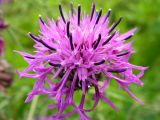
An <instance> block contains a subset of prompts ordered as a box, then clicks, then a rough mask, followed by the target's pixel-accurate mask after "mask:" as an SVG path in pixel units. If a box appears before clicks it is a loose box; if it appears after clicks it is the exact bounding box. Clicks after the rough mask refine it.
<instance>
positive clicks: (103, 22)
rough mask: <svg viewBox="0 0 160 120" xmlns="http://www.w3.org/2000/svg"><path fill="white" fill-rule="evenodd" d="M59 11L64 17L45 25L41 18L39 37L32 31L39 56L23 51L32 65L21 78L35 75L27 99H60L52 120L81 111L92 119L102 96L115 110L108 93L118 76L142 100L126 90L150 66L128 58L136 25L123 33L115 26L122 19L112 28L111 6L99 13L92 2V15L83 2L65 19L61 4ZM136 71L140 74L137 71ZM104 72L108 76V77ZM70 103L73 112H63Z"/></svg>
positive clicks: (119, 83) (86, 118) (117, 80)
mask: <svg viewBox="0 0 160 120" xmlns="http://www.w3.org/2000/svg"><path fill="white" fill-rule="evenodd" d="M59 11H60V14H61V17H59V19H58V20H57V21H56V22H55V21H54V20H50V19H48V18H47V23H45V22H44V21H43V20H42V18H41V17H40V19H39V24H40V34H39V35H38V36H35V35H33V34H32V33H29V36H30V37H31V38H32V39H33V40H34V41H35V45H34V48H35V54H34V55H31V54H28V53H25V52H19V53H20V54H21V55H22V56H23V57H24V59H25V60H26V61H27V62H28V64H29V65H28V67H27V68H26V69H25V70H24V71H23V72H19V74H20V77H23V76H25V77H29V78H36V79H37V81H36V82H35V84H34V87H33V89H32V91H31V92H30V93H29V94H28V97H27V99H26V102H29V101H30V100H31V99H32V98H33V97H34V96H35V95H42V94H47V95H49V97H51V98H54V100H55V101H56V102H55V104H53V105H51V106H50V108H58V112H57V114H56V115H53V116H52V117H53V118H54V119H55V118H57V119H61V118H65V117H68V116H70V115H71V114H73V113H75V112H77V113H78V114H79V117H80V119H81V120H88V119H89V117H87V116H86V112H90V111H92V110H93V109H94V108H95V107H96V106H97V104H98V102H99V100H102V101H104V102H106V103H108V105H110V106H111V107H112V108H114V109H115V110H117V109H116V107H115V106H114V104H113V103H112V102H111V101H110V100H109V99H108V98H107V97H106V96H104V92H105V90H106V88H107V87H108V85H109V83H110V80H111V79H112V80H113V79H115V80H116V82H117V84H118V85H119V86H120V87H122V88H123V89H124V90H125V91H126V92H127V93H128V94H129V95H130V96H131V97H132V98H134V99H135V100H137V101H138V102H140V103H142V102H141V101H140V100H139V99H138V98H136V97H135V96H134V95H133V94H132V93H131V92H130V91H129V89H128V86H129V85H131V84H132V83H135V84H138V85H141V86H142V85H143V82H142V81H140V79H139V78H140V77H142V76H143V74H144V70H146V67H141V66H136V65H132V64H130V63H129V62H128V60H129V58H130V56H131V54H132V53H133V51H132V47H131V45H132V41H131V42H127V40H128V39H129V38H131V37H132V36H133V33H134V32H135V31H136V29H135V28H134V29H131V30H129V31H128V32H126V33H124V34H120V32H119V30H114V29H115V27H116V26H117V25H118V24H119V23H120V22H121V20H122V18H121V17H120V19H119V20H118V21H117V22H115V23H113V25H111V26H108V23H109V19H108V18H109V16H110V13H111V10H110V9H109V11H108V13H107V14H106V15H104V16H102V9H100V11H99V12H95V5H94V4H92V8H91V13H90V16H87V15H86V13H84V14H82V12H81V6H80V5H79V6H78V10H77V11H74V9H73V5H72V4H71V12H70V13H69V16H68V18H65V16H64V14H63V11H62V7H61V5H59ZM133 70H139V71H140V72H139V74H137V75H135V74H134V73H133ZM100 76H105V79H102V78H101V77H100ZM55 79H57V81H56V80H55ZM100 83H103V84H100ZM46 84H48V87H47V86H46ZM90 88H94V89H95V93H94V94H93V95H92V98H91V99H92V100H93V101H94V105H93V107H92V108H90V109H85V108H84V103H85V98H86V94H88V93H87V91H89V90H90ZM77 90H81V93H82V96H81V100H80V103H79V104H78V105H77V104H76V103H75V101H74V99H73V96H74V92H75V91H77ZM68 106H73V111H71V112H69V113H67V114H64V113H63V112H64V110H65V109H66V108H67V107H68Z"/></svg>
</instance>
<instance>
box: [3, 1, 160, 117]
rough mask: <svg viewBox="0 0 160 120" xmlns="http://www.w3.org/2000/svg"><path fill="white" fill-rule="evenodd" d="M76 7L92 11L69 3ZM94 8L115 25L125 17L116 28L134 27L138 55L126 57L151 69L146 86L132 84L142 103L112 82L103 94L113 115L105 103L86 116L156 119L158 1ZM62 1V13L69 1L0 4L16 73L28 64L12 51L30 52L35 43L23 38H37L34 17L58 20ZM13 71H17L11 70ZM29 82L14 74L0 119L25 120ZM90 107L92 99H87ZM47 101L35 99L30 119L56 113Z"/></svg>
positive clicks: (159, 102) (159, 101)
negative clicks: (109, 100)
mask: <svg viewBox="0 0 160 120" xmlns="http://www.w3.org/2000/svg"><path fill="white" fill-rule="evenodd" d="M72 2H73V5H74V6H75V7H76V8H77V6H78V4H81V6H82V9H83V10H86V11H87V13H89V11H90V6H91V3H92V1H91V0H72ZM94 2H95V3H96V8H97V9H99V8H102V9H103V14H104V13H105V12H107V10H108V9H109V8H111V9H112V14H111V17H110V21H111V22H113V21H116V20H117V19H118V18H119V17H120V16H123V21H122V23H121V24H120V25H119V26H118V28H119V29H120V30H121V32H125V31H127V30H129V29H131V28H133V27H135V26H136V27H138V31H137V32H136V34H135V36H134V39H135V42H134V44H133V47H134V50H135V51H136V54H134V55H133V56H132V58H131V59H130V62H131V63H134V64H136V65H142V66H149V70H148V71H146V74H145V75H144V77H143V78H142V81H143V82H144V87H143V88H141V87H139V86H136V85H132V86H131V87H130V89H131V90H132V91H133V93H135V95H136V96H137V97H139V98H140V99H141V100H143V101H144V103H145V104H144V105H143V106H142V105H139V104H137V103H136V102H135V101H134V100H132V99H131V98H129V97H128V95H127V94H126V93H125V92H123V91H122V90H120V89H117V86H116V84H115V83H114V82H112V83H111V85H110V87H109V89H108V90H107V91H106V95H108V96H109V98H110V99H111V100H112V101H113V102H114V103H115V105H116V106H117V107H118V108H119V112H118V113H116V112H115V111H114V110H112V108H110V107H109V106H108V105H106V104H105V103H103V102H100V104H99V105H98V107H97V108H96V109H95V110H94V111H93V112H92V113H89V116H90V117H91V118H92V119H93V120H159V119H160V39H159V38H160V0H105V1H104V0H94ZM59 3H61V4H62V6H63V9H64V11H66V13H67V12H68V10H69V4H70V1H69V0H68V1H67V0H59V1H58V0H34V1H33V0H15V1H11V2H10V3H9V4H5V5H3V6H1V8H2V9H4V18H5V20H6V22H7V23H8V24H9V27H8V29H7V30H5V31H4V32H3V36H4V38H5V44H6V46H5V59H6V60H7V61H8V62H9V63H10V64H11V65H12V68H13V70H14V71H16V69H18V70H20V71H21V70H23V69H24V68H25V67H26V66H27V64H26V63H25V62H24V60H23V59H22V57H20V56H19V55H18V54H16V53H14V52H13V50H20V51H27V52H30V53H32V51H33V48H32V46H33V41H32V40H30V39H29V38H28V37H27V33H28V32H29V31H31V32H32V33H34V34H38V30H39V26H38V15H39V14H41V15H42V16H43V18H45V17H46V16H49V17H50V18H53V19H56V18H57V17H58V16H59V11H58V4H59ZM15 73H16V72H15ZM34 81H35V80H33V79H27V78H22V79H21V80H19V79H18V75H17V74H15V76H14V82H13V84H12V86H11V87H10V88H9V89H7V90H6V92H5V93H2V92H0V120H26V118H27V116H28V114H29V111H30V106H31V103H29V104H25V103H24V100H25V97H26V95H27V93H28V92H29V91H30V90H31V89H32V86H33V84H34ZM87 102H88V104H89V103H90V100H89V99H88V101H87ZM49 103H50V101H48V100H46V99H44V97H39V99H38V103H37V106H36V108H35V112H34V117H35V118H36V117H39V116H45V115H47V114H51V113H54V112H55V111H54V110H47V109H46V106H47V105H49ZM77 119H78V115H73V116H71V117H70V118H68V120H77Z"/></svg>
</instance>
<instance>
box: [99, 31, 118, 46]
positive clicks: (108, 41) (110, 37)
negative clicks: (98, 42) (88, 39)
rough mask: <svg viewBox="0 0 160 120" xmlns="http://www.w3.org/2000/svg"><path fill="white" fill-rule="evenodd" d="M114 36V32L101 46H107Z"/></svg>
mask: <svg viewBox="0 0 160 120" xmlns="http://www.w3.org/2000/svg"><path fill="white" fill-rule="evenodd" d="M115 34H116V31H115V32H114V33H113V34H112V35H111V36H110V37H109V38H108V39H107V40H106V41H105V42H104V43H103V44H102V45H105V44H107V43H108V42H109V41H110V40H111V39H112V38H113V37H114V36H115Z"/></svg>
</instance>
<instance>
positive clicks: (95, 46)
mask: <svg viewBox="0 0 160 120" xmlns="http://www.w3.org/2000/svg"><path fill="white" fill-rule="evenodd" d="M100 40H101V34H99V35H98V39H97V40H96V41H97V42H96V43H95V44H94V45H93V49H96V48H97V47H98V44H99V42H100Z"/></svg>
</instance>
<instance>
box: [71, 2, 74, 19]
mask: <svg viewBox="0 0 160 120" xmlns="http://www.w3.org/2000/svg"><path fill="white" fill-rule="evenodd" d="M70 8H71V14H72V16H73V14H74V9H73V4H72V3H70Z"/></svg>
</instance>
